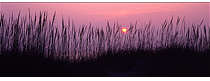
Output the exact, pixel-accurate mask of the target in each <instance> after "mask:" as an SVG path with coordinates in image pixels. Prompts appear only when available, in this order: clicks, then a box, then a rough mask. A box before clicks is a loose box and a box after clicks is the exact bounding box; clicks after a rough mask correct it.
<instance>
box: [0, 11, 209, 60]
mask: <svg viewBox="0 0 210 81" xmlns="http://www.w3.org/2000/svg"><path fill="white" fill-rule="evenodd" d="M55 18H56V13H54V16H53V17H52V20H48V16H47V13H46V12H40V13H39V15H37V14H35V15H34V17H32V15H31V13H30V10H29V14H28V16H22V17H21V12H19V13H18V15H17V17H15V16H14V15H13V14H12V15H10V16H9V18H8V19H6V18H5V16H4V14H3V13H1V17H0V33H1V34H0V54H6V53H7V52H11V53H12V54H14V55H15V54H40V55H43V56H45V57H47V58H59V59H62V60H66V61H79V60H87V59H92V58H97V57H101V56H104V55H113V54H116V53H118V54H120V53H131V52H132V51H151V52H155V51H158V50H161V49H169V48H182V49H188V48H190V49H193V50H195V51H202V52H205V51H209V50H210V49H209V48H210V28H209V26H206V25H204V24H203V21H201V22H200V23H196V24H191V25H187V24H186V21H185V18H180V17H177V19H176V20H175V19H174V18H173V17H172V18H171V19H170V20H167V19H166V20H165V21H164V22H163V23H162V27H154V26H152V23H151V21H149V22H148V24H146V25H143V26H140V27H139V26H138V23H137V22H136V23H135V24H132V23H131V24H130V27H129V29H128V32H127V33H123V32H121V25H120V24H118V23H114V25H113V26H111V25H110V22H109V21H107V26H106V27H105V28H104V27H93V25H92V24H91V23H90V25H81V26H76V25H75V24H74V22H73V21H70V19H68V23H67V24H66V23H64V19H63V17H62V23H61V26H55V25H54V23H55ZM59 29H61V31H59Z"/></svg>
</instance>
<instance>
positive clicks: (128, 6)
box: [0, 3, 210, 27]
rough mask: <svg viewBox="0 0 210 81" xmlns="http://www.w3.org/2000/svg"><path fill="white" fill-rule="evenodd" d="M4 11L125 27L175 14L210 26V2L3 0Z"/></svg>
mask: <svg viewBox="0 0 210 81" xmlns="http://www.w3.org/2000/svg"><path fill="white" fill-rule="evenodd" d="M0 4H1V12H3V13H4V14H7V15H8V14H11V12H12V11H13V12H14V13H18V12H19V11H20V10H21V13H23V14H28V9H29V8H30V10H31V13H32V14H34V13H35V12H36V13H37V14H38V13H39V11H47V12H48V14H49V16H48V17H49V18H52V16H53V14H54V12H55V11H56V14H57V15H56V19H57V22H58V23H60V22H61V18H62V15H63V17H64V19H68V17H70V19H71V20H74V22H75V24H76V25H77V26H78V25H81V24H85V25H89V23H90V22H91V23H92V24H93V25H94V26H99V27H101V26H103V27H104V26H105V25H106V23H107V20H109V21H110V23H111V24H113V23H114V22H118V23H120V24H122V26H123V27H128V26H129V25H130V23H131V22H133V23H135V21H138V23H139V24H140V23H142V24H146V23H148V22H149V20H151V21H152V24H153V25H155V26H160V25H161V24H162V23H163V21H164V20H165V19H170V18H171V17H172V16H173V17H174V18H175V19H176V18H177V17H178V16H180V17H185V18H186V20H188V22H191V23H199V22H200V21H202V20H204V23H205V24H208V25H209V19H210V17H209V13H210V11H209V9H210V6H209V5H210V3H0Z"/></svg>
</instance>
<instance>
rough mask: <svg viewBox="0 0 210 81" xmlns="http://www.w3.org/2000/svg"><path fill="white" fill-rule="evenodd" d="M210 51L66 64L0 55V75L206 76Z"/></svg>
mask: <svg viewBox="0 0 210 81" xmlns="http://www.w3.org/2000/svg"><path fill="white" fill-rule="evenodd" d="M208 53H209V54H210V52H205V53H199V52H194V51H191V50H181V49H168V50H162V51H159V52H156V53H150V52H143V51H141V52H131V53H130V54H129V53H126V54H123V53H121V54H120V53H118V54H114V56H113V55H107V56H102V57H99V58H98V59H95V60H91V61H81V62H73V63H68V62H66V61H61V60H55V59H51V58H45V57H43V56H42V55H37V54H32V53H31V54H29V53H25V54H23V55H19V54H14V53H9V54H8V53H5V54H1V55H0V70H1V71H0V76H1V77H4V76H9V77H18V76H22V77H27V76H31V77H42V76H43V77H44V76H45V77H47V76H50V77H53V76H57V77H60V76H62V77H74V76H79V77H85V76H93V77H98V76H100V77H104V76H105V77H107V76H108V77H113V76H114V77H121V76H126V77H146V76H148V77H156V76H162V77H168V76H169V77H173V76H175V77H193V76H196V77H199V76H202V77H209V76H210V69H209V68H210V61H209V58H210V55H209V54H208Z"/></svg>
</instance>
